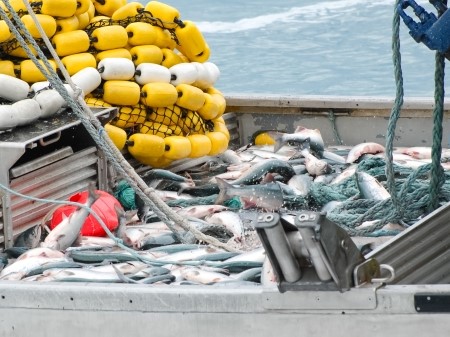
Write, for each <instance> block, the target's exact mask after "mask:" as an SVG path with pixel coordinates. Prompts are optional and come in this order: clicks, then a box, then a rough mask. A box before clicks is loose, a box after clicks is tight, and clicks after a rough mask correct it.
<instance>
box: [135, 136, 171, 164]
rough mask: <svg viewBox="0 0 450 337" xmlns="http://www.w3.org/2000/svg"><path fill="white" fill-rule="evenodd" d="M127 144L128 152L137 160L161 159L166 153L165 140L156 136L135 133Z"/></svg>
mask: <svg viewBox="0 0 450 337" xmlns="http://www.w3.org/2000/svg"><path fill="white" fill-rule="evenodd" d="M127 144H128V152H129V153H130V154H131V155H132V156H133V157H134V158H136V159H138V158H148V157H152V158H159V157H162V156H163V155H164V153H165V152H166V150H165V149H166V144H165V142H164V139H163V138H161V137H158V136H155V135H147V134H143V133H134V134H132V135H131V136H130V137H129V138H128V141H127ZM138 160H139V159H138Z"/></svg>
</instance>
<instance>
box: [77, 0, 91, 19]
mask: <svg viewBox="0 0 450 337" xmlns="http://www.w3.org/2000/svg"><path fill="white" fill-rule="evenodd" d="M91 4H92V1H91V0H77V10H76V11H75V15H77V16H79V15H81V14H84V13H87V12H88V11H89V7H90V6H91Z"/></svg>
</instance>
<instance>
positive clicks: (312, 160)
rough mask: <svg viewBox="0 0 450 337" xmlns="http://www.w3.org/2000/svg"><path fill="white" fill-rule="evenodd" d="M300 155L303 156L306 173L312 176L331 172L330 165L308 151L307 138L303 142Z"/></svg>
mask: <svg viewBox="0 0 450 337" xmlns="http://www.w3.org/2000/svg"><path fill="white" fill-rule="evenodd" d="M302 146H303V149H302V151H301V152H302V155H303V156H304V157H305V166H306V170H307V171H308V173H309V174H310V175H312V176H321V175H324V174H328V173H331V171H332V169H331V166H330V165H329V164H328V163H327V162H326V161H325V160H321V159H318V158H316V157H315V156H314V155H313V154H311V152H310V143H309V140H308V139H305V141H304V142H303V145H302Z"/></svg>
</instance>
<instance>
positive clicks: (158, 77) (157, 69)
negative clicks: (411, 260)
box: [134, 63, 170, 85]
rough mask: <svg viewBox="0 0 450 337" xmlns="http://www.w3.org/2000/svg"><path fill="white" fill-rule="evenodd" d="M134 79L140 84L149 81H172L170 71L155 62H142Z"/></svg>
mask: <svg viewBox="0 0 450 337" xmlns="http://www.w3.org/2000/svg"><path fill="white" fill-rule="evenodd" d="M134 79H135V80H136V82H137V83H139V84H140V85H145V84H147V83H155V82H159V83H170V71H169V69H167V68H166V67H164V66H162V65H159V64H155V63H141V64H140V65H138V66H137V67H136V74H135V76H134Z"/></svg>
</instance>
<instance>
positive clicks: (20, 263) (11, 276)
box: [0, 256, 69, 280]
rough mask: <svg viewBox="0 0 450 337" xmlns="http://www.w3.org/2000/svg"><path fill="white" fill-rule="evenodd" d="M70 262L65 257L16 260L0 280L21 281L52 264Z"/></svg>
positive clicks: (1, 274)
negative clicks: (33, 271)
mask: <svg viewBox="0 0 450 337" xmlns="http://www.w3.org/2000/svg"><path fill="white" fill-rule="evenodd" d="M63 261H65V262H68V261H69V260H68V259H67V258H65V257H42V256H33V257H29V258H26V259H22V260H16V261H15V262H14V263H11V264H9V265H8V266H6V267H5V268H4V269H3V270H2V271H1V272H0V280H20V279H22V278H23V277H25V276H26V275H27V274H28V273H29V272H30V271H32V270H34V269H36V268H38V267H40V266H42V265H44V264H46V263H50V262H63Z"/></svg>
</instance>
